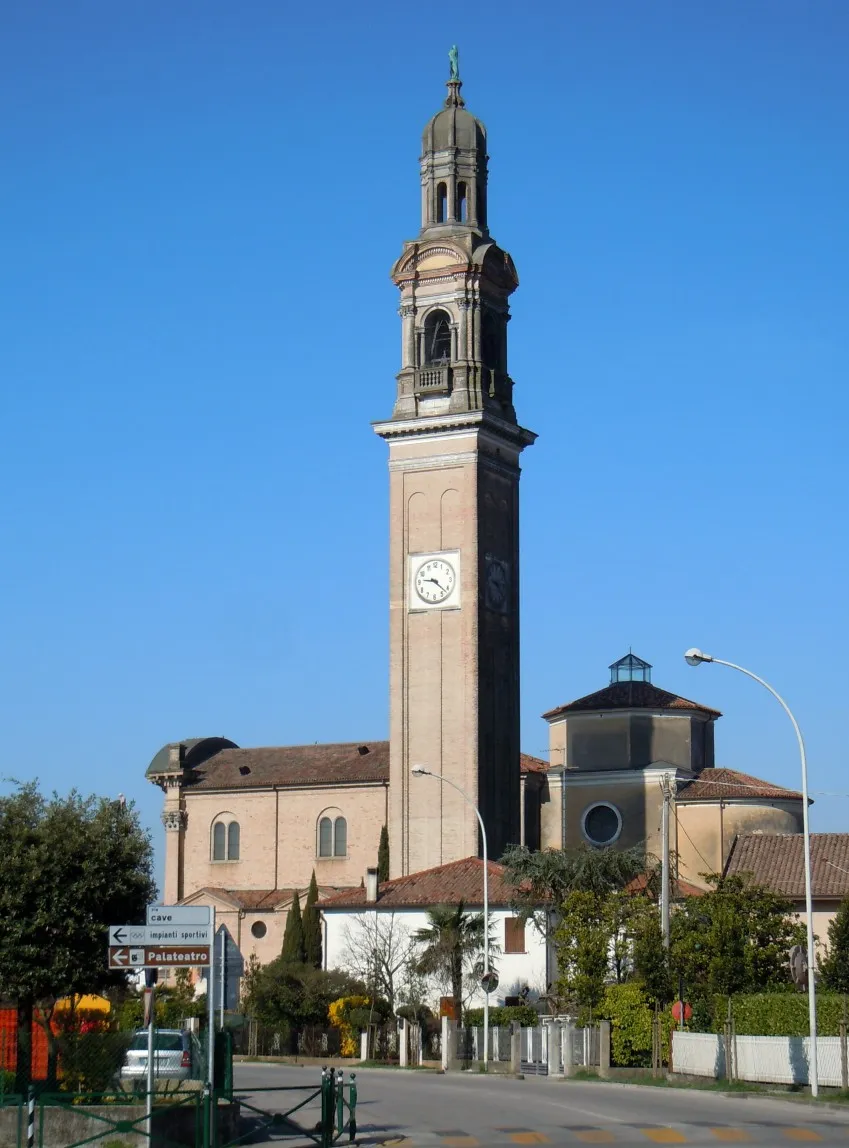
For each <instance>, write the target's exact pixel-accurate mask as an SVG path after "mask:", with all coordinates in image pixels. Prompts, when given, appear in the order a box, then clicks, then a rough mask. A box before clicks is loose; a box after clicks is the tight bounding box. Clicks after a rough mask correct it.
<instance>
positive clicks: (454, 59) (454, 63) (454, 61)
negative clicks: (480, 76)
mask: <svg viewBox="0 0 849 1148" xmlns="http://www.w3.org/2000/svg"><path fill="white" fill-rule="evenodd" d="M448 61H449V63H450V65H451V75H450V79H452V80H459V79H460V53H459V51H458V50H457V45H456V44H452V45H451V47H450V48H449V50H448Z"/></svg>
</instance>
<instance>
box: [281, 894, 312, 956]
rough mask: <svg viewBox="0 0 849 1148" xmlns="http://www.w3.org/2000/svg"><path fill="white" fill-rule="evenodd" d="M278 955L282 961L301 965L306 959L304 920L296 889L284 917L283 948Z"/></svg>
mask: <svg viewBox="0 0 849 1148" xmlns="http://www.w3.org/2000/svg"><path fill="white" fill-rule="evenodd" d="M280 956H281V958H282V959H283V960H284V961H288V962H289V963H290V964H294V965H302V964H303V963H304V962H305V960H306V947H305V944H304V922H303V919H302V917H301V898H300V896H299V895H298V893H297V891H296V892H295V896H294V897H293V899H292V904H291V906H290V908H289V913H288V915H287V917H286V928H285V929H284V931H283V950H282V952H281V953H280Z"/></svg>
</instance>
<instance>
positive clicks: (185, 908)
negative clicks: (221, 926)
mask: <svg viewBox="0 0 849 1148" xmlns="http://www.w3.org/2000/svg"><path fill="white" fill-rule="evenodd" d="M147 923H148V925H209V924H211V923H212V909H210V907H209V905H148V908H147Z"/></svg>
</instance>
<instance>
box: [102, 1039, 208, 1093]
mask: <svg viewBox="0 0 849 1148" xmlns="http://www.w3.org/2000/svg"><path fill="white" fill-rule="evenodd" d="M153 1036H154V1047H153V1075H154V1077H156V1079H158V1080H191V1079H192V1070H193V1069H194V1068H195V1067H197V1066H198V1065H199V1059H200V1057H199V1048H198V1044H197V1038H196V1037H195V1036H194V1034H193V1033H191V1032H186V1031H185V1030H183V1029H179V1028H157V1029H154V1034H153ZM120 1075H121V1080H127V1081H138V1082H142V1083H143V1082H144V1081H145V1080H146V1079H147V1029H146V1028H138V1029H136V1031H135V1033H134V1034H133V1039H132V1043H131V1044H130V1047H129V1049H128V1050H127V1055H126V1056H125V1058H124V1064H123V1066H122V1068H121V1074H120Z"/></svg>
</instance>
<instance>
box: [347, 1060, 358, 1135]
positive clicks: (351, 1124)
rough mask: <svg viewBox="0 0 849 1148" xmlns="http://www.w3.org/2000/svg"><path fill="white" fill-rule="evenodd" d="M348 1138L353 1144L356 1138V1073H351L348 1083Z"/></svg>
mask: <svg viewBox="0 0 849 1148" xmlns="http://www.w3.org/2000/svg"><path fill="white" fill-rule="evenodd" d="M348 1114H349V1115H348V1139H349V1140H350V1142H351V1143H352V1144H353V1142H354V1141H355V1140H356V1138H357V1074H356V1073H355V1072H352V1073H351V1083H350V1084H349V1085H348Z"/></svg>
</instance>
